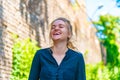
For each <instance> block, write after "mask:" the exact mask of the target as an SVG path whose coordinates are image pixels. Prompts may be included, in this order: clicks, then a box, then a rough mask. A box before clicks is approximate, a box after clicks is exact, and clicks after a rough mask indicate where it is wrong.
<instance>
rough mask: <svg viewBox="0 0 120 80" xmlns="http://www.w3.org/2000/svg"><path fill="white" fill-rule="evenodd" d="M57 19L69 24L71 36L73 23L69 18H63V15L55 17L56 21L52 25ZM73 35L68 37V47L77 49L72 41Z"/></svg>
mask: <svg viewBox="0 0 120 80" xmlns="http://www.w3.org/2000/svg"><path fill="white" fill-rule="evenodd" d="M57 20H62V21H64V22H65V23H66V24H67V25H68V26H67V27H68V30H69V32H70V34H71V36H72V34H73V33H72V25H71V23H70V21H69V20H68V19H66V18H63V17H59V18H57V19H55V20H54V21H52V23H51V24H50V26H52V24H53V23H54V22H55V21H57ZM70 39H71V37H70V38H68V40H67V47H68V48H71V49H76V47H74V45H73V43H72V42H71V40H70Z"/></svg>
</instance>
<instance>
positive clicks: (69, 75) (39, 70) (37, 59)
mask: <svg viewBox="0 0 120 80" xmlns="http://www.w3.org/2000/svg"><path fill="white" fill-rule="evenodd" d="M39 79H40V80H86V75H85V63H84V59H83V56H82V54H81V53H78V52H76V51H74V50H72V49H68V50H67V52H66V55H65V57H64V58H63V60H62V62H61V63H60V65H58V64H57V62H56V60H55V58H54V57H53V56H52V50H51V49H50V48H45V49H41V50H38V51H37V52H36V54H35V56H34V58H33V62H32V66H31V70H30V74H29V79H28V80H39Z"/></svg>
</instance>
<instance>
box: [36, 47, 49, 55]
mask: <svg viewBox="0 0 120 80" xmlns="http://www.w3.org/2000/svg"><path fill="white" fill-rule="evenodd" d="M49 51H50V48H41V49H39V50H37V51H36V54H38V55H40V54H44V53H47V52H49Z"/></svg>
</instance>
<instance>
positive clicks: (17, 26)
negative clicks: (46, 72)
mask: <svg viewBox="0 0 120 80" xmlns="http://www.w3.org/2000/svg"><path fill="white" fill-rule="evenodd" d="M57 17H66V18H68V19H69V20H70V21H71V22H72V25H73V43H74V44H75V45H76V47H77V48H78V50H79V51H81V52H82V53H85V52H86V53H88V54H87V56H86V63H87V62H91V63H96V62H98V61H100V60H101V55H100V46H99V42H98V40H97V38H96V36H95V29H94V28H92V27H91V26H90V24H89V23H88V22H87V16H86V11H85V3H84V0H77V3H76V4H73V3H71V2H70V0H61V1H60V0H0V80H9V77H10V73H11V67H12V45H13V38H12V36H11V35H12V34H17V35H18V36H19V38H20V39H24V38H27V37H30V38H31V39H34V40H37V41H38V43H39V46H41V47H48V46H49V44H50V40H49V24H50V22H51V21H52V20H53V19H55V18H57ZM93 57H94V58H93Z"/></svg>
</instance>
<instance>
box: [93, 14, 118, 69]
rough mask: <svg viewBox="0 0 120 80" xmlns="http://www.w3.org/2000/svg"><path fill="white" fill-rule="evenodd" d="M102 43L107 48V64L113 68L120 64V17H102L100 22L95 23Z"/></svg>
mask: <svg viewBox="0 0 120 80" xmlns="http://www.w3.org/2000/svg"><path fill="white" fill-rule="evenodd" d="M94 24H95V25H96V29H97V34H98V38H99V40H100V42H101V43H102V44H103V45H104V46H105V47H106V51H107V64H111V65H112V66H111V67H113V66H115V65H118V64H119V61H120V60H119V59H118V56H119V55H120V51H119V50H120V47H119V45H120V43H119V45H118V41H120V17H117V16H112V15H102V16H100V19H99V21H97V22H94Z"/></svg>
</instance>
